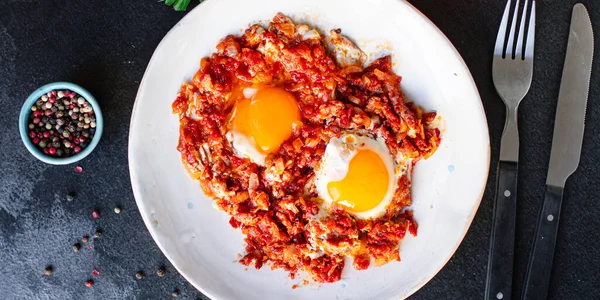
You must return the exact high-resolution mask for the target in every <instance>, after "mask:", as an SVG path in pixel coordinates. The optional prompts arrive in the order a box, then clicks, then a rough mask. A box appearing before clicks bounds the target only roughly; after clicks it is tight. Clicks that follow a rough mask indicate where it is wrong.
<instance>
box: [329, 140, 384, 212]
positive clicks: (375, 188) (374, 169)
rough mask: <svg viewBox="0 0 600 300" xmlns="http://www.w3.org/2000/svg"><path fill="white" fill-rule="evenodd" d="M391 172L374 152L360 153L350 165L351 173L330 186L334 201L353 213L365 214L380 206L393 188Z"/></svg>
mask: <svg viewBox="0 0 600 300" xmlns="http://www.w3.org/2000/svg"><path fill="white" fill-rule="evenodd" d="M389 176H390V175H389V174H388V169H387V168H386V166H385V163H384V162H383V160H382V159H381V157H380V156H379V154H377V153H376V152H373V151H371V150H358V152H357V153H356V154H355V155H354V157H353V158H352V160H350V163H349V164H348V173H347V174H346V177H344V179H342V180H340V181H332V182H330V183H328V184H327V189H328V191H329V195H330V196H331V198H332V199H333V201H335V202H337V203H338V204H340V205H343V206H345V207H346V208H347V209H348V210H349V211H352V212H364V211H368V210H370V209H373V208H375V207H377V205H378V204H379V203H380V202H381V201H382V200H383V198H384V197H385V195H386V193H387V191H388V189H389V179H390V177H389Z"/></svg>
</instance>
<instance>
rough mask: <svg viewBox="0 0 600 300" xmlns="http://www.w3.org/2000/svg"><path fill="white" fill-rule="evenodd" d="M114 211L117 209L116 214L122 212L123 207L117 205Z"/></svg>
mask: <svg viewBox="0 0 600 300" xmlns="http://www.w3.org/2000/svg"><path fill="white" fill-rule="evenodd" d="M114 211H115V214H118V213H121V208H119V207H118V206H117V207H115V209H114Z"/></svg>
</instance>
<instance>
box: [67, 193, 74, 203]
mask: <svg viewBox="0 0 600 300" xmlns="http://www.w3.org/2000/svg"><path fill="white" fill-rule="evenodd" d="M73 200H75V194H73V193H69V194H67V201H73Z"/></svg>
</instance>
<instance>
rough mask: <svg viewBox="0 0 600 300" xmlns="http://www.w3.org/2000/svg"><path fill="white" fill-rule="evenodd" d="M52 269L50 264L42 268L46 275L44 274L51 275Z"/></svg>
mask: <svg viewBox="0 0 600 300" xmlns="http://www.w3.org/2000/svg"><path fill="white" fill-rule="evenodd" d="M53 271H54V270H53V269H52V266H47V267H46V268H45V269H44V275H46V276H50V275H52V272H53Z"/></svg>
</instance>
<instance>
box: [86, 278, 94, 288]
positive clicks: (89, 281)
mask: <svg viewBox="0 0 600 300" xmlns="http://www.w3.org/2000/svg"><path fill="white" fill-rule="evenodd" d="M92 285H94V281H93V280H91V279H90V280H88V281H86V282H85V286H86V287H92Z"/></svg>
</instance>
